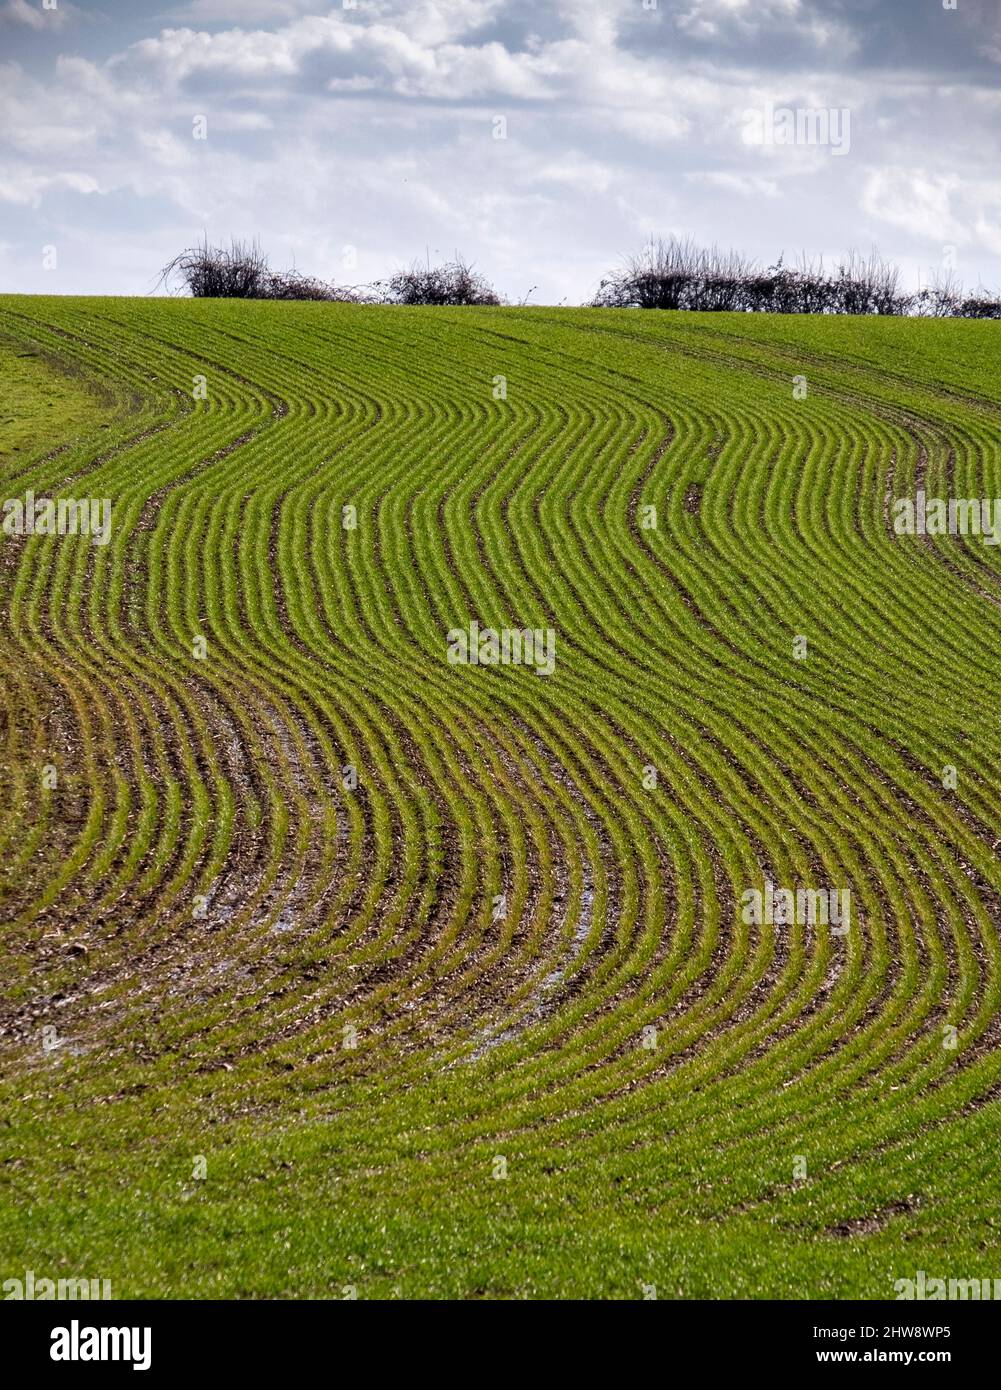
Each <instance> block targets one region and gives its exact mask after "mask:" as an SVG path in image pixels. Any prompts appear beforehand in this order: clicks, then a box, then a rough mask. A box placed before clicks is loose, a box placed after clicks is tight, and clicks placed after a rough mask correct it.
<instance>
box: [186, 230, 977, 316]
mask: <svg viewBox="0 0 1001 1390" xmlns="http://www.w3.org/2000/svg"><path fill="white" fill-rule="evenodd" d="M161 283H163V284H165V285H167V286H169V287H179V288H183V289H186V290H187V291H188V293H190V294H191V295H193V296H195V297H196V298H212V299H281V300H328V301H337V302H342V303H352V304H401V305H416V304H424V305H442V306H453V307H456V306H461V305H499V304H502V303H505V302H506V301H505V300H502V299H501V297H500V296H499V295H498V294H497V293H496V291H495V290H494V289H493V287H492V286H491V285H490V284H489V283H488V282H487V281H486V279H485V278H484V277H483V276H482V275H480V274H479V273H478V272H477V271H475V270H474V269H473V267H472V266H471V265H469V264H468V263H467V262H466V261H465V260H464V259H463V258H462V257H461V256H459V255H458V254H456V255H455V257H454V259H453V260H451V261H447V262H445V263H443V264H441V265H436V266H432V265H431V264H430V261H428V262H427V263H426V264H422V263H421V262H419V261H415V262H414V263H413V264H412V265H411V266H410V267H409V268H408V269H406V270H399V271H397V272H396V273H395V274H393V275H391V276H389V278H388V279H386V280H378V281H375V282H373V283H371V284H368V285H353V286H347V285H333V284H329V283H327V282H326V281H323V280H318V279H315V278H313V277H312V276H308V275H303V274H302V273H300V272H299V271H296V270H281V271H278V270H274V269H272V267H271V265H270V263H269V261H268V257H267V256H266V255H265V254H264V252H263V251H262V250H261V247H260V245H259V244H258V243H257V242H246V241H237V240H234V241H233V242H231V243H230V245H229V246H228V247H223V246H210V245H209V243H208V241H207V240H205V241H203V242H202V243H201V244H199V245H197V246H194V247H189V248H188V249H187V250H185V251H182V252H181V254H180V255H179V256H175V258H174V259H173V260H172V261H171V262H170V264H169V265H167V266H166V267H165V268H164V270H163V271H162V272H161ZM526 299H527V296H526ZM523 302H524V301H523ZM589 306H590V307H593V308H606V309H609V308H610V309H680V310H686V309H687V310H699V311H702V312H709V313H713V312H722V311H730V312H734V313H768V314H880V315H899V316H922V317H927V318H967V319H999V318H1001V298H999V297H998V296H997V295H994V294H990V293H988V292H987V291H986V290H983V289H981V290H978V291H977V292H975V293H969V292H967V291H966V290H965V289H964V288H963V286H962V284H961V283H960V281H959V280H958V278H957V277H956V275H955V273H954V272H952V271H943V272H941V273H939V274H938V275H936V276H935V277H934V279H933V280H932V282H931V284H930V285H928V286H925V287H924V288H923V289H920V290H918V291H916V292H914V293H907V292H906V291H904V290H903V289H902V288H901V284H900V271H899V269H898V267H897V266H895V265H893V264H892V262H890V261H887V260H884V259H883V257H882V256H880V255H879V253H878V252H876V251H872V252H871V253H870V254H869V255H868V256H864V255H861V254H859V253H858V252H857V251H852V252H849V253H848V254H847V255H846V256H843V257H842V258H841V259H840V260H839V261H838V262H837V263H836V264H835V265H833V266H832V267H831V268H830V269H828V268H827V267H825V265H824V262H823V259H814V260H808V259H807V258H806V257H805V256H803V257H801V258H800V260H799V262H798V263H796V264H791V265H787V264H786V263H785V260H784V258H783V257H780V258H779V260H778V261H777V262H776V263H775V264H774V265H771V266H768V267H762V266H761V265H760V264H759V263H758V262H757V261H755V260H754V259H753V258H751V257H748V256H744V255H742V254H741V253H740V252H739V251H733V250H721V249H720V248H719V247H717V246H710V247H703V246H699V245H698V244H697V243H696V242H694V241H692V240H691V239H689V238H686V239H679V238H677V237H670V238H668V239H666V240H659V241H655V242H650V243H649V244H648V245H647V246H646V247H644V249H643V250H642V251H641V252H640V253H638V254H637V255H635V256H632V257H630V258H629V259H628V260H626V261H625V262H624V263H623V264H622V265H621V266H619V267H618V268H617V269H615V270H613V271H612V272H610V273H609V275H608V276H606V278H605V279H604V280H602V282H601V284H600V286H599V288H598V292H597V294H596V295H595V296H594V297H593V299H591V300H590V301H589Z"/></svg>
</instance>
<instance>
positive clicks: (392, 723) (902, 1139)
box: [0, 296, 1001, 1298]
mask: <svg viewBox="0 0 1001 1390" xmlns="http://www.w3.org/2000/svg"><path fill="white" fill-rule="evenodd" d="M999 343H1001V340H999V338H998V335H997V330H996V327H995V325H993V324H990V323H975V322H974V323H969V322H940V321H914V320H908V319H886V320H879V319H876V320H874V319H855V318H814V317H798V316H789V317H771V316H767V315H729V314H720V315H700V314H671V313H664V314H656V313H650V314H645V313H641V312H639V311H635V312H631V311H625V310H618V311H617V310H557V309H512V308H487V309H459V310H449V309H431V310H424V309H393V308H379V307H359V306H352V305H336V304H331V305H328V304H301V305H300V304H262V303H252V302H244V303H232V302H220V301H188V300H165V299H145V300H133V299H73V298H58V299H57V298H52V299H47V298H34V297H11V296H8V297H0V370H2V371H3V374H4V386H5V391H4V395H5V402H4V406H3V408H2V409H0V469H2V471H3V482H2V484H0V501H3V500H4V499H7V500H9V501H17V500H21V501H24V503H25V509H24V513H23V516H24V517H25V518H26V517H27V515H28V513H29V511H30V510H31V506H32V504H33V503H36V502H37V501H38V499H51V500H52V502H53V515H58V512H57V509H56V507H55V504H56V503H57V501H58V500H59V499H74V500H75V501H78V502H79V501H84V500H86V502H87V503H88V507H89V503H90V501H91V500H93V501H94V503H95V506H96V509H95V510H93V511H90V510H87V511H86V513H84V512H82V511H77V512H75V513H74V515H75V516H76V518H77V520H78V521H79V520H80V519H81V518H82V517H83V516H84V515H86V516H87V517H88V518H91V519H92V520H93V530H92V531H91V533H90V534H86V535H81V534H77V535H70V534H68V535H46V534H37V533H36V534H26V533H25V532H27V530H28V527H27V525H26V524H25V525H23V526H21V527H20V528H18V526H17V521H16V518H17V516H18V513H17V510H16V508H10V509H9V510H7V511H5V513H4V515H5V516H10V517H13V518H15V519H14V520H13V521H11V523H10V531H11V532H13V533H11V534H5V535H4V534H0V623H2V636H3V671H4V680H3V693H2V701H3V703H2V716H0V718H2V730H3V733H2V743H0V841H2V853H0V918H2V919H3V922H4V925H3V927H2V930H0V981H2V985H0V1107H2V1112H3V1114H5V1116H6V1123H5V1125H4V1126H3V1127H0V1254H2V1257H3V1258H2V1260H0V1264H2V1266H3V1268H4V1269H5V1270H7V1269H9V1270H10V1271H15V1270H18V1269H21V1268H26V1269H27V1268H35V1269H52V1270H59V1269H62V1268H64V1267H65V1268H67V1269H68V1270H69V1271H70V1272H74V1273H75V1272H79V1273H87V1274H91V1275H93V1276H95V1277H97V1276H101V1277H108V1278H110V1279H111V1280H112V1284H113V1287H114V1290H115V1293H116V1295H117V1296H119V1297H130V1296H135V1297H142V1296H153V1297H173V1298H181V1297H183V1298H193V1297H201V1296H209V1297H211V1296H247V1295H258V1296H290V1295H298V1296H304V1297H330V1296H334V1297H342V1296H344V1294H345V1291H348V1293H349V1294H350V1293H351V1292H352V1291H356V1292H357V1296H358V1297H359V1298H374V1297H393V1296H398V1297H404V1298H418V1297H488V1298H505V1297H529V1298H537V1297H590V1298H606V1297H625V1298H642V1297H644V1296H649V1293H650V1289H651V1288H655V1289H656V1291H657V1296H659V1297H661V1298H667V1297H675V1296H679V1295H680V1296H685V1297H727V1296H730V1297H742V1298H746V1297H761V1296H772V1297H787V1298H823V1297H847V1296H857V1297H864V1298H888V1297H891V1298H892V1297H894V1282H895V1281H896V1280H899V1279H907V1278H911V1279H913V1278H914V1277H915V1274H916V1271H918V1270H925V1271H928V1273H929V1274H930V1275H937V1274H952V1275H956V1276H962V1277H964V1278H965V1277H969V1278H972V1277H980V1276H989V1275H990V1276H993V1275H1001V1270H999V1269H997V1267H996V1260H994V1256H993V1253H992V1252H993V1250H994V1249H996V1242H997V1230H998V1225H999V1223H1001V1201H999V1198H1001V1178H999V1176H998V1172H997V1161H996V1160H997V1133H998V1125H999V1114H1001V1107H999V1101H998V1099H997V1097H998V1096H999V1095H1001V1030H999V1023H998V1010H999V1002H1001V979H999V966H1001V950H999V942H998V926H999V921H1001V898H999V893H1001V866H999V863H998V858H997V848H998V846H999V844H1001V825H999V816H998V805H999V803H1001V771H999V769H1001V726H999V723H998V717H997V711H998V708H999V702H1001V655H999V645H998V622H999V613H998V607H999V603H1001V549H999V548H998V546H997V545H996V544H994V543H993V541H994V537H993V535H991V534H988V535H986V536H985V535H984V534H977V533H976V530H975V528H974V527H973V526H972V524H968V525H967V526H966V533H965V534H964V533H963V531H962V528H961V527H953V530H954V531H956V532H957V533H955V534H951V533H950V531H949V528H948V524H946V526H945V529H944V532H942V533H938V532H937V531H936V527H935V526H934V524H932V525H928V524H927V518H928V516H929V512H928V500H929V499H936V498H940V499H943V502H944V503H946V504H947V502H948V499H965V500H978V499H989V500H991V508H992V509H993V499H994V498H995V497H996V498H999V499H1001V370H999V368H1001V345H999ZM29 493H31V494H32V495H33V496H32V497H31V499H28V494H29ZM919 493H920V494H922V495H923V497H922V500H921V501H920V502H919V501H918V494H919ZM900 499H907V500H908V501H910V502H912V503H913V504H914V507H915V512H914V516H915V518H921V517H924V518H925V520H926V525H925V527H924V530H925V534H906V533H904V534H901V533H898V530H897V529H895V524H894V522H895V518H897V517H898V516H899V515H900V509H899V507H898V505H897V504H898V502H899V500H900ZM105 502H107V503H108V504H109V507H110V511H109V512H108V513H107V515H109V516H110V518H111V520H110V526H109V527H108V528H107V529H104V520H105V517H106V513H105V512H104V511H103V510H102V507H103V504H104V503H105ZM97 504H100V505H97ZM651 508H655V509H656V511H655V513H654V512H653V511H651ZM997 508H998V510H997V513H996V516H997V522H998V533H997V534H998V537H999V538H1001V500H999V501H998V503H997ZM904 513H905V514H906V508H904ZM932 514H934V509H933V511H932ZM945 514H946V516H947V517H948V510H947V507H946V513H945ZM954 514H955V509H954ZM67 515H69V513H68V512H67ZM960 515H961V516H963V517H966V519H967V521H968V522H969V518H970V517H971V515H973V511H972V509H971V508H969V507H967V508H965V509H963V511H962V512H961V513H960ZM993 515H994V512H993V510H985V511H983V512H981V513H980V517H981V521H982V522H983V523H984V525H983V526H982V527H981V528H980V529H981V531H983V530H988V529H989V525H991V524H993V523H992V522H991V521H990V518H991V517H992V516H993ZM78 529H79V528H78ZM914 529H915V530H917V531H920V530H921V526H920V524H917V525H916V526H915V528H914ZM19 530H20V533H18V531H19ZM473 624H475V625H476V626H475V627H471V625H473ZM526 632H528V633H530V634H531V638H530V640H528V641H526V637H525V634H526ZM491 633H496V634H497V641H496V643H493V640H492V638H491V636H490V634H491ZM460 634H461V637H460ZM474 653H475V654H476V655H477V656H478V658H479V659H478V660H477V661H476V662H473V661H472V660H471V659H470V658H471V656H472V655H473V654H474ZM514 655H520V657H521V660H520V661H519V662H517V663H516V662H515V661H514V659H513V657H514ZM463 656H464V657H465V660H463V659H462V657H463ZM501 656H506V657H508V658H509V659H508V660H507V661H504V660H501V659H500V657H501ZM495 658H497V659H495ZM783 890H786V891H787V892H788V893H789V894H790V895H791V896H790V897H789V899H788V900H786V899H785V898H784V897H783ZM797 892H798V893H800V894H801V895H802V896H801V897H799V898H797V896H796V895H797ZM828 892H830V894H831V895H832V896H831V897H830V899H827V898H825V899H820V898H819V897H818V896H817V895H818V894H820V893H828ZM754 894H758V897H757V898H755V897H754ZM807 894H811V895H814V896H812V897H807V896H806V895H807ZM835 894H836V895H838V896H834V895H835ZM845 894H847V895H848V896H847V897H845V896H844V895H845ZM786 901H788V903H789V904H791V905H792V915H793V916H794V917H795V918H796V919H797V920H793V921H788V922H783V921H781V917H782V916H783V915H784V914H783V912H782V909H781V907H780V906H779V907H778V908H777V904H780V903H782V902H786ZM828 902H829V904H830V909H831V919H830V920H828V921H827V922H826V923H825V921H824V920H823V914H824V913H826V911H827V905H828ZM804 906H805V908H806V910H807V912H808V913H809V914H810V915H812V917H813V920H802V918H803V916H804ZM759 909H760V910H759ZM839 910H840V911H841V916H840V917H836V916H835V914H836V913H837V912H838V911H839ZM992 1261H993V1263H992Z"/></svg>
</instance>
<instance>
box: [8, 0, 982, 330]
mask: <svg viewBox="0 0 1001 1390" xmlns="http://www.w3.org/2000/svg"><path fill="white" fill-rule="evenodd" d="M807 110H812V111H821V110H823V111H832V112H839V113H843V112H848V113H850V122H851V124H850V144H849V143H848V142H847V141H845V139H844V138H843V133H844V130H845V126H844V117H843V116H840V117H838V118H837V121H839V122H840V124H834V125H832V127H831V129H832V132H833V131H841V132H842V136H841V138H840V143H828V144H826V145H825V144H816V143H813V144H811V143H805V142H804V141H801V142H799V143H796V142H793V143H783V141H784V140H785V134H784V131H785V129H786V127H785V125H784V122H786V121H788V119H789V118H788V117H786V116H783V115H782V113H783V112H784V111H790V112H793V113H795V112H797V111H800V112H803V111H807ZM769 111H774V112H776V113H777V114H776V115H775V116H774V117H771V116H767V115H766V114H765V113H768V112H769ZM751 113H757V114H756V115H752V114H751ZM806 129H807V127H806V126H804V127H803V130H804V131H805V130H806ZM816 129H817V127H816V126H815V127H814V130H816ZM770 133H771V134H772V135H773V136H774V138H769V135H770ZM202 134H204V136H205V138H198V137H199V135H202ZM999 135H1001V0H353V3H352V0H337V3H336V4H334V5H330V4H325V3H322V0H180V2H179V3H177V4H176V5H172V4H171V0H165V2H164V3H147V2H146V0H72V3H71V0H0V290H3V291H26V292H46V293H52V292H58V293H101V294H145V293H149V292H150V291H151V290H152V289H153V288H154V286H155V283H156V272H157V270H158V268H159V267H160V266H162V265H163V264H164V263H165V262H166V261H167V260H168V259H169V258H170V257H171V256H172V255H174V254H175V253H176V252H177V251H178V250H180V249H181V248H182V247H184V246H186V245H189V244H191V243H192V242H193V241H195V240H197V239H199V238H200V236H201V234H202V232H203V231H204V232H206V233H207V234H208V236H209V237H210V239H212V238H215V239H219V240H223V239H228V238H229V237H230V236H231V235H239V236H255V235H256V236H259V237H260V239H261V241H262V243H263V245H264V246H265V248H266V249H267V250H268V251H269V253H270V255H271V259H272V262H273V263H274V264H276V265H279V266H286V265H293V264H294V265H295V266H297V267H298V268H299V269H300V270H303V271H307V272H309V273H311V274H314V275H319V276H321V277H323V278H326V279H331V280H335V281H337V282H340V283H349V284H355V283H361V282H365V281H370V280H373V279H377V278H380V277H382V276H385V275H386V274H388V273H390V272H391V271H392V270H393V269H395V268H396V267H397V266H399V265H401V264H405V263H409V262H410V261H411V260H413V259H414V258H415V257H417V256H419V257H421V258H423V257H424V256H425V254H430V256H431V258H432V259H436V258H441V257H447V256H450V255H451V254H452V252H453V251H456V250H458V251H459V252H461V253H463V254H464V255H465V256H466V257H467V258H469V259H471V260H472V261H473V262H474V263H475V264H476V266H477V268H478V269H480V270H481V271H483V272H484V273H485V274H486V276H487V277H488V278H489V279H490V280H491V281H492V282H493V283H494V284H495V285H496V287H497V289H498V290H499V291H500V292H501V293H503V294H506V295H508V296H509V297H510V298H511V299H513V300H519V299H521V298H523V297H524V296H525V295H526V294H527V293H528V292H529V291H530V290H533V287H535V288H534V291H533V293H532V302H550V303H557V302H560V301H562V300H563V299H566V300H567V301H568V302H570V303H579V302H581V301H582V300H584V299H585V298H587V297H589V296H590V295H591V294H592V293H593V292H594V290H595V289H596V288H597V284H598V281H599V280H600V278H601V276H602V273H603V272H604V271H605V270H606V269H608V268H609V267H610V266H612V265H614V264H616V263H617V262H618V261H619V260H620V259H621V257H622V256H623V255H625V254H626V253H628V252H630V251H632V250H635V249H638V248H639V247H641V246H642V245H643V243H644V242H645V241H646V240H648V239H649V238H650V237H651V236H659V235H668V234H670V233H677V234H680V235H692V236H694V237H695V238H696V239H698V240H700V241H704V242H711V241H717V242H719V243H721V244H723V245H735V246H738V247H740V248H741V249H743V250H745V251H748V252H751V253H753V254H755V255H757V256H759V257H761V258H762V259H763V260H765V261H766V262H770V261H772V260H774V259H775V258H776V257H777V255H778V254H779V253H780V252H783V251H784V252H785V253H786V254H787V255H790V254H791V255H795V254H797V253H798V252H799V251H801V250H806V251H809V252H811V253H814V254H824V255H825V256H827V257H828V258H830V257H833V256H836V255H837V254H838V253H839V252H841V251H844V250H846V249H848V248H851V247H858V248H860V249H863V250H868V249H869V248H870V247H872V246H873V245H875V246H877V247H878V248H879V249H880V251H882V252H883V254H884V255H887V256H890V257H892V258H894V259H895V260H897V261H898V262H899V263H900V264H901V265H902V266H903V267H904V268H905V271H906V273H907V279H908V283H909V284H913V283H914V282H916V280H917V278H918V276H923V277H924V278H925V279H927V278H928V276H929V275H930V274H931V273H932V272H933V271H934V270H935V269H936V268H938V267H940V266H941V265H942V264H943V260H950V259H954V260H955V263H956V266H957V269H958V272H959V274H960V275H961V277H962V279H963V280H964V281H965V282H966V283H967V284H969V285H975V284H976V283H977V282H978V281H983V283H985V284H986V285H988V286H990V287H992V288H997V287H1001V158H999V153H1001V152H999V143H1001V141H999ZM498 136H503V137H504V138H498ZM46 247H55V248H56V252H57V258H56V259H57V267H56V269H55V270H46V269H45V268H44V262H45V257H44V248H46ZM49 259H50V260H51V255H50V256H49Z"/></svg>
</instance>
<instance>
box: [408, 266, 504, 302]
mask: <svg viewBox="0 0 1001 1390" xmlns="http://www.w3.org/2000/svg"><path fill="white" fill-rule="evenodd" d="M382 284H383V285H384V286H385V291H386V292H385V294H384V296H383V298H384V300H385V302H386V303H388V304H437V305H444V306H453V307H457V306H460V305H475V304H499V303H500V299H499V298H498V297H497V295H496V294H495V293H494V291H493V289H492V288H491V286H490V285H489V284H488V283H487V281H486V280H485V279H484V278H483V276H482V275H478V274H477V273H476V272H475V271H474V270H473V268H472V266H469V265H467V264H466V262H465V261H463V260H462V259H461V257H458V256H457V257H456V259H455V260H454V261H448V262H446V263H445V264H444V265H438V266H431V265H426V266H424V265H421V263H420V262H419V261H414V263H413V265H412V266H411V267H410V269H409V270H398V271H397V272H396V274H395V275H392V276H390V278H389V280H388V281H383V282H382Z"/></svg>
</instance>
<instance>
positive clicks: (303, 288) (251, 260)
mask: <svg viewBox="0 0 1001 1390" xmlns="http://www.w3.org/2000/svg"><path fill="white" fill-rule="evenodd" d="M178 280H179V281H180V282H181V284H182V285H184V287H185V288H186V289H187V290H188V292H189V293H190V294H192V295H193V296H194V297H195V298H196V299H322V300H348V301H354V300H357V299H358V298H359V296H358V295H357V293H356V292H355V291H354V290H350V289H345V288H339V287H337V286H335V285H328V284H326V283H325V282H324V281H323V280H314V279H312V278H311V277H309V276H307V275H302V274H300V272H299V271H297V270H282V271H278V270H272V269H271V266H270V265H269V264H268V258H267V256H266V255H265V254H264V252H263V251H262V250H261V247H260V244H259V243H258V242H257V241H253V242H249V241H238V240H236V239H234V240H233V241H231V242H230V245H229V248H228V249H227V248H226V247H223V246H210V245H209V244H208V241H207V240H205V241H203V242H202V243H201V245H200V246H191V247H188V249H187V250H186V251H182V252H181V254H180V255H179V256H175V257H174V259H173V260H172V261H171V262H170V264H169V265H167V266H165V267H164V269H163V271H162V272H161V276H160V281H161V283H163V284H169V283H170V282H171V281H174V282H176V281H178Z"/></svg>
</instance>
